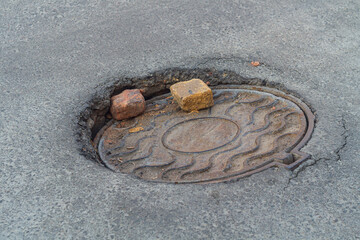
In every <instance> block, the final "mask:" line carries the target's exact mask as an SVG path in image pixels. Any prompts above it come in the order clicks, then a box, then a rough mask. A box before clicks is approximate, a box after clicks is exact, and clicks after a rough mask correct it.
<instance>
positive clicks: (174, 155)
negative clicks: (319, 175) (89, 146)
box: [96, 86, 314, 183]
mask: <svg viewBox="0 0 360 240" xmlns="http://www.w3.org/2000/svg"><path fill="white" fill-rule="evenodd" d="M213 92H214V101H215V105H214V106H213V107H211V108H209V109H204V110H201V111H199V112H192V113H187V112H183V111H181V110H180V108H179V107H178V105H177V104H176V103H175V102H173V100H172V98H171V96H170V95H163V96H160V97H156V98H154V99H151V100H149V101H147V110H146V112H145V113H144V114H143V115H141V116H138V117H136V118H134V119H129V120H123V121H111V122H110V123H109V124H108V125H107V126H105V127H104V128H103V130H102V131H100V133H99V136H98V137H97V141H96V144H97V145H98V153H99V156H100V158H101V159H102V160H103V162H104V163H105V164H106V166H107V167H109V168H110V169H112V170H114V171H118V172H122V173H127V174H132V175H135V176H137V177H139V178H142V179H145V180H149V181H156V182H168V183H210V182H221V181H228V180H231V179H237V178H241V177H245V176H248V175H251V174H253V173H256V172H259V171H262V170H264V169H266V168H269V167H273V166H282V167H286V168H289V169H293V168H295V167H296V166H298V165H299V164H300V163H301V162H303V161H304V160H306V159H307V158H308V157H309V155H308V154H306V153H302V152H300V150H299V149H300V148H301V147H303V146H304V145H305V144H306V142H307V141H308V139H309V138H310V136H311V133H312V130H313V127H314V116H313V114H312V113H311V111H310V109H309V108H308V107H307V106H306V105H305V104H304V103H302V102H301V101H300V100H299V99H297V98H294V97H292V96H290V95H287V94H285V93H283V92H281V91H278V90H274V89H270V88H265V87H254V86H241V87H239V86H231V87H229V86H226V88H225V87H217V88H216V89H213Z"/></svg>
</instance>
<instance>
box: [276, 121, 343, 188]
mask: <svg viewBox="0 0 360 240" xmlns="http://www.w3.org/2000/svg"><path fill="white" fill-rule="evenodd" d="M341 127H342V129H343V132H342V133H341V137H342V141H341V145H340V146H339V147H338V148H337V149H336V150H335V151H334V157H332V158H318V159H309V160H308V161H306V162H305V163H304V164H302V165H300V166H299V167H298V168H297V169H295V170H294V171H293V173H292V176H291V177H290V178H289V180H288V181H287V184H286V186H285V187H284V189H283V190H284V191H285V190H286V189H287V188H288V187H289V186H290V183H291V181H292V180H294V179H295V178H297V177H298V175H299V173H301V172H303V171H305V169H307V168H308V167H310V166H313V165H315V164H316V163H317V162H319V161H323V162H324V163H326V161H330V160H334V161H337V162H341V152H342V151H343V150H344V149H345V148H346V146H347V144H348V137H349V129H348V127H347V124H346V120H345V116H344V115H342V117H341ZM326 164H327V163H326Z"/></svg>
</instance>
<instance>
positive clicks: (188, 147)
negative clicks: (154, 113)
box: [162, 117, 239, 153]
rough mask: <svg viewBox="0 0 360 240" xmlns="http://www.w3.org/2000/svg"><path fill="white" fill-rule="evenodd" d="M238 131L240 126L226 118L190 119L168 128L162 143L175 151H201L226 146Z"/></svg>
mask: <svg viewBox="0 0 360 240" xmlns="http://www.w3.org/2000/svg"><path fill="white" fill-rule="evenodd" d="M238 132H239V127H238V126H237V125H236V124H235V123H234V122H232V121H230V120H228V119H225V118H214V117H205V118H197V119H190V120H187V121H183V122H180V123H178V124H176V125H175V126H173V127H171V128H170V129H169V130H167V131H166V132H165V134H164V135H163V137H162V143H163V144H164V146H165V147H166V148H168V149H170V150H173V151H177V152H184V153H185V152H188V153H200V152H205V151H210V150H215V149H217V148H220V147H223V146H225V145H226V144H228V143H230V142H231V141H232V140H234V138H235V137H236V135H237V134H238Z"/></svg>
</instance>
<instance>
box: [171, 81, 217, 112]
mask: <svg viewBox="0 0 360 240" xmlns="http://www.w3.org/2000/svg"><path fill="white" fill-rule="evenodd" d="M170 91H171V94H172V96H173V97H174V99H175V101H176V102H177V103H178V104H179V106H180V107H181V109H183V110H184V111H187V112H191V111H197V110H200V109H204V108H208V107H211V106H213V105H214V100H213V94H212V91H211V89H210V88H209V87H208V86H207V85H206V84H205V83H204V82H203V81H202V80H200V79H191V80H190V81H185V82H179V83H175V84H174V85H172V86H171V87H170Z"/></svg>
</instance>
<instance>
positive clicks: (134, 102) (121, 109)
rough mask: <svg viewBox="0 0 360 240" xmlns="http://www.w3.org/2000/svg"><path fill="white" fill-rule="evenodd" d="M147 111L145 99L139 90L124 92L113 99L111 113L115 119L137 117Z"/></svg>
mask: <svg viewBox="0 0 360 240" xmlns="http://www.w3.org/2000/svg"><path fill="white" fill-rule="evenodd" d="M144 111H145V99H144V97H143V95H142V94H141V92H140V90H139V89H131V90H124V91H123V92H122V93H120V94H118V95H115V96H113V97H112V98H111V107H110V112H111V115H112V116H113V118H114V119H116V120H123V119H127V118H132V117H136V116H138V115H140V114H142V113H143V112H144Z"/></svg>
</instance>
